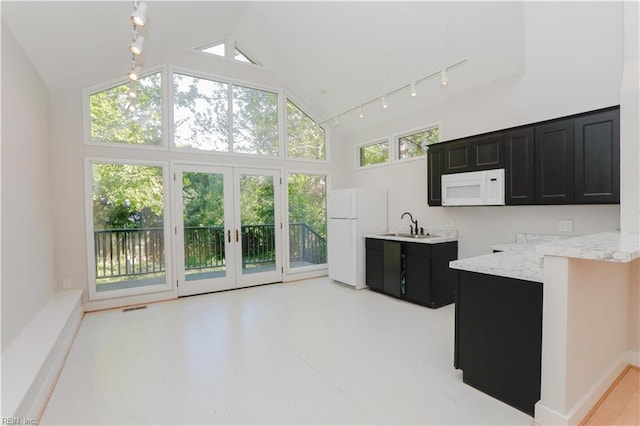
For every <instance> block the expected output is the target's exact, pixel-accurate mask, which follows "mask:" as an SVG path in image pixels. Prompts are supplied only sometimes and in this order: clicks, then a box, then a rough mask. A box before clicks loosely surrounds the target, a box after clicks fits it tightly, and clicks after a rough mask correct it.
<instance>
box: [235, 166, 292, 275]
mask: <svg viewBox="0 0 640 426" xmlns="http://www.w3.org/2000/svg"><path fill="white" fill-rule="evenodd" d="M279 191H280V172H279V171H272V170H250V169H244V170H236V193H237V194H238V196H237V200H238V201H237V209H236V210H237V213H236V217H237V218H238V219H239V220H238V221H237V222H236V223H237V224H239V229H238V227H236V231H235V232H236V241H237V242H239V243H240V244H237V246H238V247H237V248H236V259H237V260H238V263H239V265H238V266H237V267H236V268H237V270H238V285H239V286H246V285H256V284H265V283H270V282H277V281H282V266H281V260H280V252H281V250H280V235H281V224H280V209H279V207H280V206H279V203H278V200H279V195H278V194H279Z"/></svg>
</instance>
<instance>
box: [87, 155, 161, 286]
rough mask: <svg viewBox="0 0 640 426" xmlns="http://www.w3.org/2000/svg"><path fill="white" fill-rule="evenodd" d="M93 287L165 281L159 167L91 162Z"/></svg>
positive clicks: (153, 283)
mask: <svg viewBox="0 0 640 426" xmlns="http://www.w3.org/2000/svg"><path fill="white" fill-rule="evenodd" d="M91 183H92V197H91V199H92V217H93V220H92V224H93V229H92V230H91V231H92V234H93V247H94V250H93V254H94V259H93V260H94V261H93V263H94V265H93V266H94V272H95V291H96V293H103V292H108V291H113V290H123V289H132V288H138V287H145V286H151V285H158V284H166V264H167V262H166V259H165V235H164V196H163V193H164V179H163V169H162V167H161V166H144V165H132V164H112V163H92V164H91Z"/></svg>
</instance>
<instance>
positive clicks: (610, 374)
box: [535, 351, 637, 426]
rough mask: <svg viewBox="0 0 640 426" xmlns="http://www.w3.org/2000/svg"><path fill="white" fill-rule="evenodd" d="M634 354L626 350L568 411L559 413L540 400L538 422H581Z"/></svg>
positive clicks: (536, 413) (538, 403)
mask: <svg viewBox="0 0 640 426" xmlns="http://www.w3.org/2000/svg"><path fill="white" fill-rule="evenodd" d="M633 354H634V352H632V351H626V352H624V353H623V354H622V355H621V356H620V358H619V359H618V360H617V361H616V362H615V363H614V364H613V365H612V366H611V367H610V368H609V370H607V371H606V372H605V373H604V374H603V375H602V376H601V378H600V380H598V381H596V382H595V383H594V384H593V386H591V388H589V390H588V391H587V392H586V393H585V394H584V395H583V396H582V398H580V399H579V400H578V402H576V403H575V404H574V405H573V407H571V408H570V409H569V410H568V411H567V412H566V413H559V412H558V411H555V410H553V409H551V408H549V407H547V406H545V405H544V404H543V403H542V401H538V402H537V403H536V407H535V422H536V424H538V425H539V426H546V425H554V426H556V425H577V424H579V423H580V422H581V421H582V420H583V419H584V418H585V417H586V415H587V414H589V411H590V410H591V409H592V408H593V407H594V406H595V405H596V403H597V402H598V401H599V400H600V398H602V395H604V393H605V392H606V391H607V389H609V388H610V387H611V385H612V384H613V382H615V380H616V379H617V378H618V376H619V375H620V373H622V371H623V370H624V369H625V367H626V366H627V365H629V364H630V362H629V361H628V359H630V358H632V357H633ZM635 354H637V353H635ZM636 361H637V357H636Z"/></svg>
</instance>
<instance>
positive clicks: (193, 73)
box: [167, 65, 286, 160]
mask: <svg viewBox="0 0 640 426" xmlns="http://www.w3.org/2000/svg"><path fill="white" fill-rule="evenodd" d="M168 74H169V78H170V81H171V87H170V88H169V87H167V89H168V92H169V94H168V101H167V102H168V105H169V106H170V107H168V108H167V109H168V111H167V113H168V118H167V125H168V126H170V133H171V134H170V135H167V137H168V145H169V151H170V152H183V153H184V152H187V153H192V154H198V155H219V156H231V157H239V158H247V157H252V158H262V159H270V160H283V159H285V156H284V155H285V154H284V150H285V145H286V143H285V142H286V141H285V135H284V132H285V131H286V127H285V125H284V121H285V120H286V117H284V115H286V109H285V107H284V106H283V102H282V99H283V97H284V90H283V89H281V88H274V87H270V86H265V85H260V84H255V83H250V82H246V81H242V80H236V79H230V78H228V77H223V76H221V75H216V74H211V73H206V72H202V71H197V70H193V69H189V68H184V67H178V66H173V65H171V66H169V69H168ZM173 74H182V75H187V76H189V77H193V78H201V79H205V80H213V81H217V82H220V83H226V84H228V90H229V98H228V99H229V109H228V112H227V113H228V115H229V125H230V129H229V130H230V132H229V138H230V140H229V146H230V147H233V142H232V138H233V136H232V132H233V99H232V91H233V86H234V85H235V86H242V87H247V88H249V89H255V90H261V91H264V92H270V93H275V94H277V95H278V155H277V156H273V155H260V154H248V153H238V152H234V151H204V150H199V149H197V148H190V147H177V146H175V143H174V138H173V134H174V125H173V104H174V93H173ZM167 86H169V85H167ZM281 118H284V119H281Z"/></svg>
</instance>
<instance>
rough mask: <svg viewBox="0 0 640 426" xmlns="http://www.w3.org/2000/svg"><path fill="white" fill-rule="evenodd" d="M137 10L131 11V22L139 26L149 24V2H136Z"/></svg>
mask: <svg viewBox="0 0 640 426" xmlns="http://www.w3.org/2000/svg"><path fill="white" fill-rule="evenodd" d="M134 4H135V10H134V11H133V12H132V13H131V17H130V19H131V22H132V23H133V25H135V26H138V27H144V26H145V25H146V24H147V4H146V3H145V2H143V1H141V2H140V3H138V2H137V1H136V2H134Z"/></svg>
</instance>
